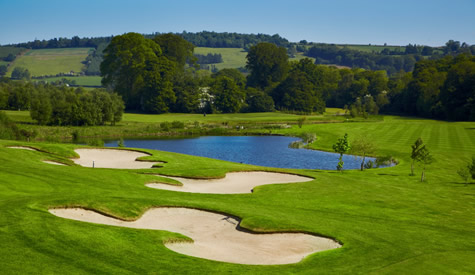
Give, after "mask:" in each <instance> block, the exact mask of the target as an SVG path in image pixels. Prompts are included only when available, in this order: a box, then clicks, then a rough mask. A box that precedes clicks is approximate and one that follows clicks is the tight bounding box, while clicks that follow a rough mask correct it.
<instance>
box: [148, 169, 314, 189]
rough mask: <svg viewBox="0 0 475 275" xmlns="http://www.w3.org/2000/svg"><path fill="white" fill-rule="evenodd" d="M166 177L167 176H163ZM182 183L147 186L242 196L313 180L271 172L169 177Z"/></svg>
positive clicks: (151, 184) (149, 185) (150, 185)
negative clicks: (264, 187) (270, 186)
mask: <svg viewBox="0 0 475 275" xmlns="http://www.w3.org/2000/svg"><path fill="white" fill-rule="evenodd" d="M162 177H165V176H162ZM167 178H171V179H174V180H177V181H179V182H181V183H182V184H183V185H182V186H177V185H171V184H165V183H148V184H146V186H148V187H151V188H157V189H164V190H171V191H180V192H190V193H212V194H242V193H251V192H252V190H253V188H254V187H256V186H259V185H266V184H283V183H295V182H306V181H311V180H313V179H312V178H307V177H302V176H297V175H291V174H283V173H271V172H233V173H227V174H226V176H225V177H224V178H221V179H189V178H179V177H167Z"/></svg>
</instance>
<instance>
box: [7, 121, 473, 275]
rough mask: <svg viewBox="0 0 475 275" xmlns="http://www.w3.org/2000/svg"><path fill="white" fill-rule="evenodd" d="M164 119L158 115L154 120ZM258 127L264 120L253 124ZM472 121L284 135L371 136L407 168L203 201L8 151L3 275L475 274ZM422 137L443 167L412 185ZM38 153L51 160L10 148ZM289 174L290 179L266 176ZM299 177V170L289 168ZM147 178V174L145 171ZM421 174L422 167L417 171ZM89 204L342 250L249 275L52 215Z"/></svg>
mask: <svg viewBox="0 0 475 275" xmlns="http://www.w3.org/2000/svg"><path fill="white" fill-rule="evenodd" d="M157 117H159V116H157ZM256 119H257V120H258V119H259V118H256ZM474 129H475V123H464V122H461V123H447V122H440V121H433V120H420V119H409V118H399V117H385V119H384V120H383V121H380V122H355V123H335V124H310V125H304V126H303V127H302V128H298V127H295V126H294V127H292V128H291V129H283V130H279V131H280V133H281V134H293V135H295V134H298V133H300V132H316V133H317V136H318V138H319V139H318V141H317V142H316V143H315V144H313V147H315V148H320V149H324V150H331V144H333V143H334V142H335V140H336V138H337V137H340V136H342V135H343V134H344V133H345V132H348V133H349V135H350V139H351V138H353V137H355V136H357V135H359V134H366V135H368V136H369V137H370V138H371V140H373V141H374V143H376V144H377V145H378V148H379V149H378V151H377V154H378V155H385V154H392V155H393V156H396V157H398V158H399V160H400V164H399V165H398V166H396V167H392V168H384V169H372V170H367V171H364V172H360V171H345V172H344V173H337V172H335V171H317V170H292V171H291V172H294V173H299V174H303V175H307V176H312V177H314V178H315V180H314V181H311V182H306V183H299V184H287V185H270V186H261V187H257V188H256V189H255V192H254V193H253V194H239V195H206V194H190V193H181V192H171V191H164V190H158V189H151V188H146V187H145V186H144V184H145V183H147V182H150V181H154V180H156V177H155V176H152V175H147V174H143V173H140V172H141V171H126V170H112V169H91V168H83V167H78V166H70V167H62V166H55V165H49V164H45V163H42V162H41V160H46V159H47V160H56V161H62V162H65V163H70V164H72V163H71V162H70V161H69V160H68V159H67V157H73V156H74V155H75V154H74V152H73V151H72V149H73V148H74V147H75V146H74V145H66V144H47V143H28V144H27V143H20V142H14V141H0V163H1V164H2V165H1V166H0V178H1V179H2V180H1V182H0V207H1V209H2V215H0V242H1V243H2V246H0V270H2V273H11V274H13V273H38V272H41V273H77V274H86V273H115V274H129V273H171V272H173V273H174V274H187V273H195V274H210V273H244V274H276V273H278V274H286V273H299V274H315V273H326V274H336V273H338V274H340V273H341V274H345V273H346V274H355V273H378V274H379V273H384V274H387V273H413V274H414V273H425V274H441V273H460V274H463V273H465V274H469V273H472V272H473V271H474V270H475V264H474V263H473V258H474V257H475V239H474V238H473V236H474V235H475V214H474V213H475V201H474V196H475V185H473V184H472V185H468V186H465V185H463V184H460V180H459V179H458V178H457V175H456V172H455V170H454V169H456V168H457V167H458V166H460V165H461V164H462V163H463V161H467V160H468V158H469V157H470V156H471V155H473V154H475V130H474ZM419 136H421V137H422V138H423V140H424V141H425V142H426V144H427V146H428V148H429V150H431V152H432V153H433V154H434V156H435V157H436V160H437V161H436V162H435V163H434V164H433V165H431V166H430V167H429V169H428V171H427V178H428V181H427V182H424V183H421V182H419V177H411V176H409V175H408V173H409V171H410V168H409V167H410V159H409V157H408V155H409V153H410V145H411V144H412V143H413V142H414V141H415V139H416V138H417V137H419ZM19 144H23V145H25V144H26V145H29V146H34V147H37V148H40V149H42V150H44V152H33V151H26V150H18V149H10V148H5V146H7V145H19ZM144 151H148V152H150V153H152V154H153V156H151V157H149V159H155V160H162V161H166V162H167V163H165V164H164V165H163V166H164V167H162V168H157V171H158V172H160V173H163V174H168V175H182V176H200V177H203V176H208V177H209V176H214V177H216V176H223V175H224V173H225V172H227V171H239V170H253V169H258V170H262V169H264V168H259V167H254V166H247V165H241V164H237V163H230V162H224V161H218V160H213V159H207V158H199V157H193V156H186V155H181V154H174V153H167V152H159V151H153V150H144ZM269 170H279V171H285V169H269ZM287 171H290V170H287ZM142 172H150V171H149V170H143V171H142ZM416 172H417V173H420V168H417V170H416ZM61 206H82V207H86V208H90V209H95V210H98V211H101V212H103V213H107V214H109V215H113V216H117V217H121V218H123V219H134V218H137V217H138V216H139V215H140V214H142V213H143V212H144V211H145V210H146V209H148V208H149V207H154V206H186V207H195V208H201V209H207V210H214V211H220V212H226V213H229V214H232V215H236V216H239V217H241V218H243V222H242V226H244V227H246V228H249V229H253V230H258V231H276V230H282V231H307V232H313V233H316V234H321V235H325V236H331V237H334V238H336V239H338V240H340V241H341V242H342V243H343V244H344V245H343V247H342V248H341V249H337V250H332V251H327V252H322V253H317V254H314V255H312V256H310V257H308V258H306V259H305V260H304V261H303V262H301V263H299V264H292V265H282V266H248V265H234V264H227V263H220V262H214V261H209V260H204V259H198V258H193V257H188V256H184V255H181V254H177V253H174V252H172V251H170V250H168V249H166V248H165V247H164V246H163V245H162V242H163V241H166V240H174V239H177V238H180V235H178V234H175V233H171V232H166V231H153V230H135V229H126V228H117V227H109V226H104V225H95V224H89V223H82V222H77V221H71V220H65V219H61V218H57V217H55V216H53V215H51V214H49V213H48V212H47V209H48V208H50V207H61Z"/></svg>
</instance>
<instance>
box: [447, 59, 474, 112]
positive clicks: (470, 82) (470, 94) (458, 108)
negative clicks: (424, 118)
mask: <svg viewBox="0 0 475 275" xmlns="http://www.w3.org/2000/svg"><path fill="white" fill-rule="evenodd" d="M440 99H441V103H442V106H443V109H444V112H445V114H446V116H447V118H449V119H453V120H471V121H475V59H474V58H472V60H463V59H462V60H461V61H460V62H457V63H456V64H455V65H453V66H452V67H451V68H450V69H449V71H448V74H447V80H446V81H445V83H444V86H443V88H442V91H441V94H440Z"/></svg>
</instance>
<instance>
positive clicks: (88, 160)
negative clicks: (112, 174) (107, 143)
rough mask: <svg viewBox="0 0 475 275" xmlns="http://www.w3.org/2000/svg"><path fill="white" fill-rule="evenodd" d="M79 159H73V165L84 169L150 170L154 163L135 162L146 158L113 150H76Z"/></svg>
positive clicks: (135, 153) (137, 153) (126, 151)
mask: <svg viewBox="0 0 475 275" xmlns="http://www.w3.org/2000/svg"><path fill="white" fill-rule="evenodd" d="M74 151H75V152H76V153H78V155H79V158H78V159H73V161H74V163H76V164H79V165H81V166H84V167H93V164H94V167H96V168H118V169H143V168H152V166H153V165H154V164H155V163H158V162H150V161H137V160H136V159H137V158H140V157H145V156H148V155H147V154H145V153H140V152H136V151H130V150H115V149H76V150H74Z"/></svg>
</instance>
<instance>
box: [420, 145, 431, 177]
mask: <svg viewBox="0 0 475 275" xmlns="http://www.w3.org/2000/svg"><path fill="white" fill-rule="evenodd" d="M417 161H418V162H420V163H421V164H422V173H421V182H423V181H424V178H425V171H426V166H427V165H429V164H431V163H432V162H433V161H434V158H433V157H432V155H431V154H430V152H429V149H427V147H426V146H425V145H424V146H422V147H421V149H420V150H419V157H418V159H417Z"/></svg>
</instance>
